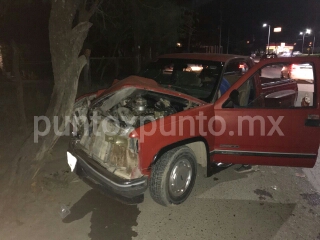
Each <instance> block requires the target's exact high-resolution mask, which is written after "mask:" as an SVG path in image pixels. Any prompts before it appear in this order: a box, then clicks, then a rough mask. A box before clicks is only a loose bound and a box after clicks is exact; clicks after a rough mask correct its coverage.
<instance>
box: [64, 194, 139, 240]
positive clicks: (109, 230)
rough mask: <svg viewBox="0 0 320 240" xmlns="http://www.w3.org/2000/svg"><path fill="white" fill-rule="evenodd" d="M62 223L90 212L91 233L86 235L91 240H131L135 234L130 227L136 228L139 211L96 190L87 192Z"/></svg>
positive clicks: (77, 218)
mask: <svg viewBox="0 0 320 240" xmlns="http://www.w3.org/2000/svg"><path fill="white" fill-rule="evenodd" d="M70 211H71V214H69V215H68V216H67V217H66V218H65V219H63V222H64V223H71V222H73V221H76V220H79V219H81V218H83V217H84V216H85V215H87V214H88V213H91V212H92V216H91V232H90V233H89V234H88V235H89V237H90V238H91V239H92V240H101V239H115V240H116V239H119V240H120V239H121V240H126V239H132V237H136V236H137V233H136V232H135V231H133V230H132V226H137V217H138V215H139V214H140V210H139V209H138V208H137V206H136V205H124V204H122V203H120V202H118V201H115V200H113V199H111V198H108V197H106V196H105V195H103V194H101V193H100V192H98V191H96V190H93V189H92V190H89V191H88V192H87V193H86V194H85V195H83V197H82V198H81V199H80V200H79V201H78V202H76V203H75V204H74V205H73V206H72V207H71V209H70Z"/></svg>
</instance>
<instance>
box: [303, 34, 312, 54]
mask: <svg viewBox="0 0 320 240" xmlns="http://www.w3.org/2000/svg"><path fill="white" fill-rule="evenodd" d="M310 33H311V29H306V31H305V32H300V35H302V50H301V52H302V53H303V46H304V36H305V35H306V34H310Z"/></svg>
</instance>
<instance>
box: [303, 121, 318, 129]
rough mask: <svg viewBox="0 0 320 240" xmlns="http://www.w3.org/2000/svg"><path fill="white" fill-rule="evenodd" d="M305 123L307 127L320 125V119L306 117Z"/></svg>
mask: <svg viewBox="0 0 320 240" xmlns="http://www.w3.org/2000/svg"><path fill="white" fill-rule="evenodd" d="M304 125H305V126H307V127H320V119H306V121H305V122H304Z"/></svg>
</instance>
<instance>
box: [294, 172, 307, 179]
mask: <svg viewBox="0 0 320 240" xmlns="http://www.w3.org/2000/svg"><path fill="white" fill-rule="evenodd" d="M296 177H301V178H305V177H306V175H305V174H303V173H296Z"/></svg>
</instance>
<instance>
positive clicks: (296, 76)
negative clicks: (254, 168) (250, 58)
mask: <svg viewBox="0 0 320 240" xmlns="http://www.w3.org/2000/svg"><path fill="white" fill-rule="evenodd" d="M319 84H320V58H319V57H301V58H283V59H281V58H277V59H270V60H269V59H268V60H265V61H261V62H260V63H258V64H257V65H255V66H254V67H253V68H251V69H250V70H249V71H248V72H247V73H246V74H245V75H244V76H243V77H241V78H240V79H239V80H238V81H237V82H236V83H235V84H234V85H233V86H232V87H231V88H230V89H229V90H228V91H227V92H226V93H225V94H224V95H223V96H222V97H221V98H219V99H218V100H217V101H216V103H215V104H214V114H215V116H219V117H220V118H219V119H223V122H222V121H215V122H214V126H213V127H214V128H215V129H216V130H215V131H216V132H219V131H220V130H221V129H222V128H225V129H226V131H224V134H222V135H221V136H216V137H215V140H214V146H213V148H212V149H211V154H212V155H213V159H214V161H215V162H221V163H234V164H257V165H275V166H293V167H313V166H314V165H315V162H316V159H317V153H318V148H319V140H320V109H319V102H320V101H319V97H320V86H319Z"/></svg>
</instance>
